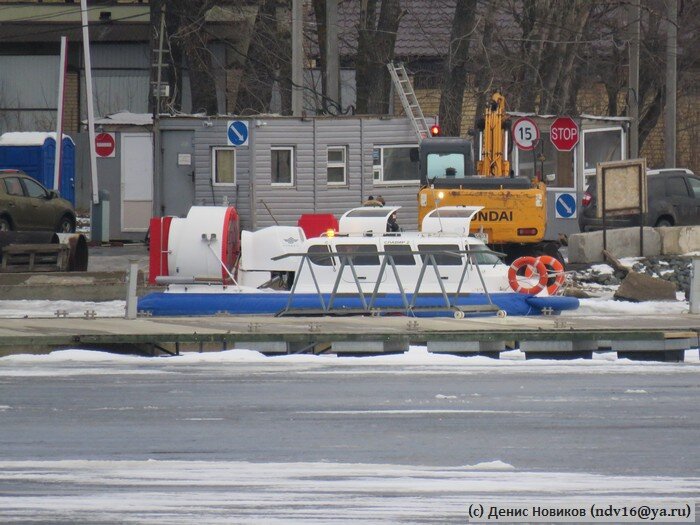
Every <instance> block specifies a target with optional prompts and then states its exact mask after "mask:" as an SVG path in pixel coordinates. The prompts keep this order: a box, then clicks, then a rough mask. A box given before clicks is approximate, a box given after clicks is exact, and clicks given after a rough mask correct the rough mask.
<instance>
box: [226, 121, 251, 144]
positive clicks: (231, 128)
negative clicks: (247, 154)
mask: <svg viewBox="0 0 700 525" xmlns="http://www.w3.org/2000/svg"><path fill="white" fill-rule="evenodd" d="M226 138H228V143H229V144H230V145H232V146H247V145H248V123H247V122H246V121H244V120H232V121H230V122H229V123H228V129H227V130H226Z"/></svg>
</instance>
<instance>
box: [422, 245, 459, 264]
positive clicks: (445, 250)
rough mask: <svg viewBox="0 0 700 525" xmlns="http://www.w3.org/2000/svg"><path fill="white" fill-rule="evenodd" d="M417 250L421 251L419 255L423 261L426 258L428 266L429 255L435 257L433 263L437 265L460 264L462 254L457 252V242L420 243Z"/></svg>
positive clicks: (429, 262)
mask: <svg viewBox="0 0 700 525" xmlns="http://www.w3.org/2000/svg"><path fill="white" fill-rule="evenodd" d="M418 251H419V252H421V254H420V256H421V259H422V261H423V262H424V263H425V261H426V259H427V260H428V263H427V264H428V266H430V264H431V263H432V261H430V259H428V256H429V255H432V256H433V257H435V263H436V264H438V265H439V266H460V265H461V264H462V256H461V255H460V254H459V253H457V252H459V251H460V248H459V245H457V244H420V245H418Z"/></svg>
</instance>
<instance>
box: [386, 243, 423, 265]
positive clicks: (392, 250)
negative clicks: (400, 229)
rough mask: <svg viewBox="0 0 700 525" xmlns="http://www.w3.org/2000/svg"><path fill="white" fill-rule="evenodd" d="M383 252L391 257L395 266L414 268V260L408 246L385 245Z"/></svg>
mask: <svg viewBox="0 0 700 525" xmlns="http://www.w3.org/2000/svg"><path fill="white" fill-rule="evenodd" d="M384 251H385V252H386V253H387V254H389V255H391V256H392V258H393V259H394V264H395V265H396V266H415V265H416V258H415V256H414V255H413V254H412V253H411V246H410V245H408V244H385V245H384Z"/></svg>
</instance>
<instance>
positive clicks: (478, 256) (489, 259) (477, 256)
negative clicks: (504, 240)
mask: <svg viewBox="0 0 700 525" xmlns="http://www.w3.org/2000/svg"><path fill="white" fill-rule="evenodd" d="M468 250H473V252H476V253H472V254H471V256H472V257H473V259H474V260H475V261H476V264H493V265H496V264H503V261H501V259H500V258H499V257H498V255H494V254H493V253H491V252H490V251H488V250H489V249H488V247H487V246H484V245H483V244H470V245H469V248H468Z"/></svg>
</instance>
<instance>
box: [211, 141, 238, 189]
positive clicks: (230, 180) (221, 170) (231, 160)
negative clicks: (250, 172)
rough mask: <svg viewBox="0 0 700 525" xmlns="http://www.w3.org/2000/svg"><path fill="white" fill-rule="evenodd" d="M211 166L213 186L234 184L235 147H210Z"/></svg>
mask: <svg viewBox="0 0 700 525" xmlns="http://www.w3.org/2000/svg"><path fill="white" fill-rule="evenodd" d="M211 166H212V168H211V172H212V183H213V184H214V186H234V185H235V184H236V149H235V148H212V151H211Z"/></svg>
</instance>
